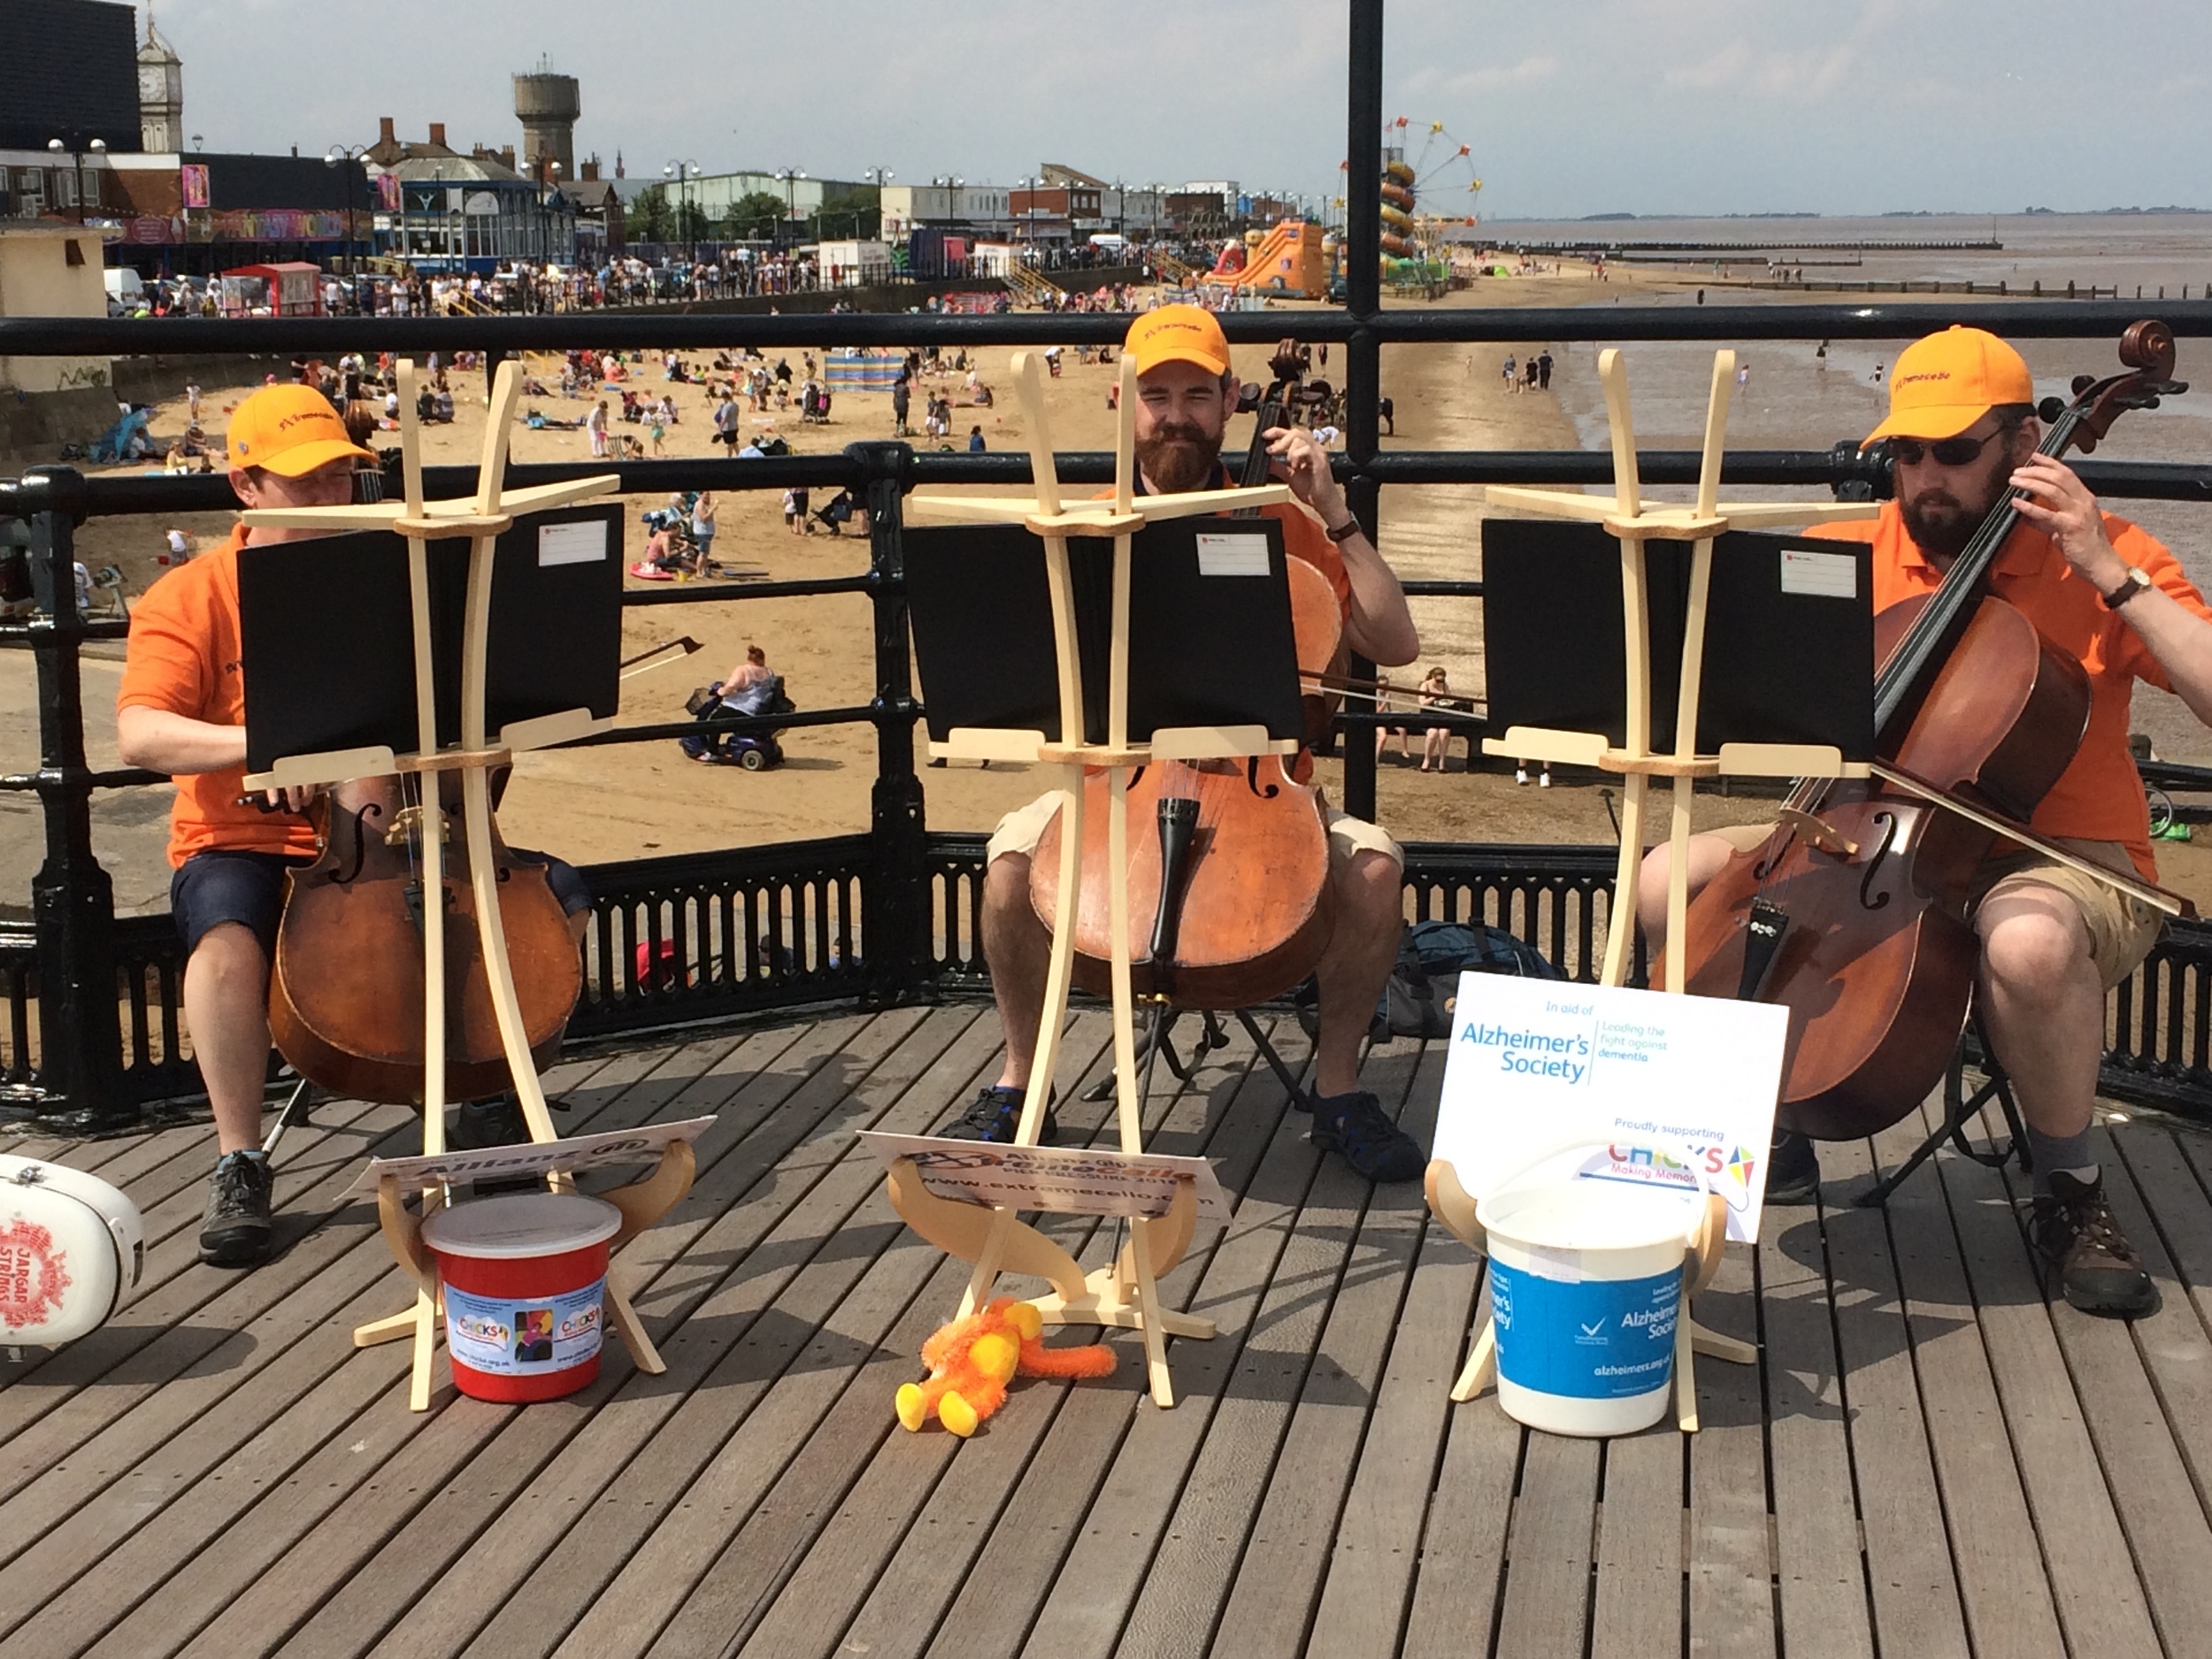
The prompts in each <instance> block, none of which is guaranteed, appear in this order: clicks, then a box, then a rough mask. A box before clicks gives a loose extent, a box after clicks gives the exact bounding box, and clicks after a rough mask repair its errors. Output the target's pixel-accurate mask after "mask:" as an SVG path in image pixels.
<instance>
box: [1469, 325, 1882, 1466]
mask: <svg viewBox="0 0 2212 1659" xmlns="http://www.w3.org/2000/svg"><path fill="white" fill-rule="evenodd" d="M1735 375H1736V354H1735V353H1734V352H1733V351H1727V350H1722V351H1716V352H1715V353H1714V354H1713V385H1712V392H1711V396H1709V399H1708V400H1707V403H1706V414H1705V447H1704V451H1703V454H1702V457H1701V461H1700V464H1699V467H1698V482H1697V499H1696V502H1695V503H1694V505H1692V506H1689V507H1676V506H1670V505H1668V504H1667V503H1663V502H1656V501H1647V500H1645V499H1644V496H1643V488H1642V483H1641V480H1640V478H1639V477H1638V473H1637V467H1636V432H1635V426H1634V423H1633V422H1632V420H1631V419H1630V415H1629V403H1628V368H1627V365H1626V364H1625V363H1624V362H1623V361H1622V358H1621V354H1620V352H1619V351H1618V350H1617V349H1608V350H1606V351H1602V352H1601V353H1599V354H1598V379H1599V381H1600V383H1601V385H1602V386H1603V388H1604V390H1605V417H1606V425H1607V426H1608V427H1609V431H1610V434H1611V438H1612V444H1613V488H1614V495H1613V499H1612V500H1610V501H1608V500H1606V499H1605V498H1604V497H1603V496H1601V495H1579V494H1575V493H1571V492H1569V491H1565V490H1551V489H1524V488H1508V487H1505V486H1501V485H1494V486H1492V487H1491V488H1490V489H1489V491H1488V496H1489V499H1490V501H1491V502H1493V503H1496V504H1499V505H1502V506H1513V507H1520V508H1524V509H1526V510H1528V511H1533V512H1536V513H1540V514H1542V515H1544V516H1546V517H1548V518H1578V519H1583V520H1586V521H1588V520H1595V521H1596V522H1598V523H1600V524H1602V525H1603V526H1605V528H1606V530H1607V531H1608V532H1609V533H1610V534H1612V535H1613V536H1614V537H1615V538H1616V539H1617V540H1618V541H1619V542H1620V544H1621V600H1622V611H1623V613H1624V625H1623V626H1624V642H1625V645H1626V648H1627V665H1628V676H1627V689H1628V710H1627V713H1628V719H1627V731H1626V736H1627V741H1626V742H1624V743H1623V744H1622V745H1620V746H1619V747H1617V748H1616V747H1615V746H1614V745H1613V744H1612V742H1611V741H1609V739H1608V738H1607V736H1606V734H1605V733H1601V732H1563V731H1554V730H1552V729H1550V728H1548V727H1544V726H1513V727H1510V728H1509V729H1508V730H1507V731H1506V733H1504V734H1503V735H1502V737H1492V738H1485V739H1484V740H1483V744H1482V748H1483V752H1484V753H1485V754H1487V755H1503V756H1509V757H1519V758H1525V759H1529V760H1541V761H1548V762H1553V763H1555V764H1562V765H1582V766H1594V767H1597V768H1598V769H1599V770H1601V771H1604V772H1618V773H1620V774H1622V775H1623V776H1624V778H1625V779H1626V780H1627V784H1626V787H1625V789H1624V792H1623V793H1624V803H1623V806H1622V810H1621V849H1620V862H1619V864H1618V866H1617V870H1616V872H1615V874H1614V879H1613V897H1612V903H1611V906H1610V908H1609V910H1608V911H1607V928H1606V941H1605V964H1604V970H1603V972H1602V973H1601V976H1600V978H1601V983H1603V984H1606V985H1611V986H1620V985H1625V984H1627V983H1628V969H1629V962H1630V958H1631V956H1632V955H1633V950H1634V940H1635V933H1636V929H1635V915H1636V886H1637V877H1638V874H1639V873H1640V867H1641V865H1642V863H1643V854H1644V815H1645V803H1646V798H1647V792H1648V789H1649V784H1650V780H1652V779H1654V778H1671V779H1672V780H1674V798H1673V813H1672V817H1671V819H1670V822H1669V825H1668V829H1667V838H1666V839H1667V943H1666V953H1665V960H1664V964H1663V973H1662V976H1661V978H1662V984H1663V988H1664V989H1666V990H1669V991H1672V992H1680V991H1681V990H1682V989H1683V987H1684V984H1685V982H1686V970H1685V961H1686V955H1685V953H1686V933H1687V931H1688V928H1687V922H1688V914H1689V841H1690V810H1691V805H1692V803H1693V802H1694V799H1695V789H1696V780H1698V779H1700V778H1713V777H1730V778H1839V777H1864V776H1866V775H1867V766H1866V764H1865V763H1863V762H1847V761H1846V760H1845V759H1844V757H1843V752H1842V751H1841V750H1840V749H1836V748H1833V747H1832V746H1830V745H1825V744H1805V743H1724V744H1722V745H1721V746H1720V749H1719V752H1718V753H1717V754H1714V755H1700V754H1699V753H1698V752H1697V719H1698V695H1699V689H1700V681H1701V677H1702V671H1703V666H1704V664H1703V657H1704V650H1705V614H1706V602H1707V597H1708V595H1709V590H1710V588H1711V585H1712V573H1713V543H1714V542H1715V541H1716V540H1717V539H1718V538H1719V537H1720V536H1722V535H1724V534H1726V533H1727V532H1729V531H1731V530H1753V529H1774V528H1779V527H1782V526H1796V525H1805V524H1832V523H1835V522H1837V521H1839V520H1842V519H1853V518H1873V517H1874V516H1875V515H1876V514H1877V513H1878V512H1879V511H1880V508H1879V506H1878V504H1876V503H1871V502H1867V503H1858V502H1833V503H1830V502H1812V503H1807V502H1735V503H1724V502H1723V501H1721V499H1720V468H1721V455H1722V449H1723V441H1724V436H1725V434H1726V432H1727V427H1728V400H1729V396H1730V392H1731V388H1732V386H1733V384H1734V381H1735ZM1647 541H1688V542H1689V543H1690V544H1691V554H1690V589H1689V604H1688V610H1687V614H1686V618H1685V623H1684V628H1683V640H1682V667H1681V678H1680V681H1679V692H1678V696H1677V699H1676V703H1675V726H1674V747H1673V748H1672V749H1671V750H1669V751H1665V752H1661V751H1657V750H1655V749H1653V748H1652V747H1651V635H1650V629H1651V617H1650V606H1649V588H1648V586H1647V580H1646V561H1645V546H1644V544H1645V543H1646V542H1647ZM1427 1189H1428V1201H1429V1209H1430V1211H1431V1213H1432V1214H1433V1215H1434V1216H1435V1217H1436V1218H1437V1219H1438V1220H1439V1221H1440V1222H1442V1223H1443V1224H1444V1225H1445V1226H1446V1228H1448V1230H1449V1231H1450V1232H1451V1233H1453V1235H1454V1236H1455V1237H1456V1238H1458V1239H1459V1240H1462V1241H1463V1242H1464V1243H1465V1244H1467V1245H1468V1246H1470V1247H1471V1248H1475V1249H1480V1248H1482V1236H1483V1235H1482V1229H1481V1227H1480V1226H1479V1225H1478V1224H1477V1222H1476V1220H1475V1204H1474V1200H1473V1199H1471V1197H1469V1195H1468V1194H1467V1193H1466V1191H1465V1189H1464V1188H1463V1187H1461V1185H1460V1182H1459V1176H1458V1172H1457V1171H1456V1170H1455V1169H1454V1168H1453V1166H1452V1165H1451V1164H1449V1163H1448V1162H1446V1161H1444V1160H1442V1159H1438V1160H1436V1161H1434V1162H1432V1163H1431V1164H1430V1165H1429V1170H1428V1179H1427ZM1718 1202H1719V1201H1717V1200H1714V1201H1711V1202H1709V1203H1708V1205H1707V1213H1706V1215H1705V1216H1704V1217H1702V1218H1701V1221H1700V1225H1699V1239H1698V1242H1697V1244H1696V1245H1695V1247H1694V1248H1693V1250H1692V1251H1691V1254H1690V1258H1689V1260H1688V1261H1687V1262H1686V1263H1685V1265H1684V1269H1683V1273H1684V1279H1683V1304H1682V1312H1681V1316H1680V1317H1679V1320H1678V1324H1677V1326H1676V1366H1675V1406H1676V1412H1677V1419H1678V1422H1679V1424H1680V1425H1681V1427H1682V1430H1683V1432H1686V1433H1694V1432H1695V1431H1696V1429H1697V1389H1696V1384H1695V1379H1694V1377H1693V1376H1692V1375H1691V1373H1690V1369H1689V1365H1690V1358H1691V1355H1692V1354H1693V1352H1695V1353H1699V1354H1710V1355H1712V1356H1714V1357H1715V1358H1717V1359H1724V1360H1727V1361H1730V1362H1731V1363H1736V1364H1749V1363H1751V1362H1752V1361H1753V1360H1754V1359H1755V1358H1756V1357H1757V1356H1758V1350H1757V1349H1756V1348H1754V1347H1752V1345H1751V1344H1749V1343H1747V1342H1740V1341H1738V1340H1735V1339H1734V1338H1732V1337H1726V1336H1723V1335H1721V1334H1720V1333H1718V1332H1715V1331H1709V1330H1706V1329H1705V1328H1704V1327H1703V1326H1701V1325H1698V1324H1697V1323H1696V1321H1695V1320H1694V1319H1692V1318H1691V1317H1690V1315H1689V1297H1690V1295H1691V1294H1693V1293H1694V1292H1695V1291H1698V1290H1701V1289H1703V1288H1704V1287H1705V1286H1706V1285H1707V1284H1708V1283H1709V1282H1710V1281H1711V1279H1712V1276H1713V1274H1714V1272H1715V1271H1717V1269H1718V1268H1719V1265H1720V1252H1721V1245H1722V1243H1723V1241H1724V1239H1725V1237H1726V1233H1725V1228H1724V1212H1723V1213H1722V1214H1716V1213H1715V1210H1716V1206H1717V1204H1718ZM1495 1361H1496V1355H1495V1350H1494V1333H1493V1332H1492V1330H1491V1329H1490V1327H1489V1326H1488V1325H1486V1326H1485V1327H1484V1329H1483V1331H1482V1333H1481V1334H1480V1335H1479V1336H1478V1337H1477V1338H1476V1340H1475V1348H1474V1352H1473V1354H1472V1355H1471V1356H1470V1357H1469V1359H1468V1362H1467V1367H1466V1370H1465V1371H1463V1373H1462V1374H1461V1377H1460V1379H1459V1381H1458V1383H1457V1384H1456V1385H1455V1386H1454V1388H1453V1390H1452V1398H1453V1399H1454V1400H1467V1399H1470V1398H1471V1397H1472V1396H1473V1395H1474V1394H1477V1393H1479V1391H1480V1390H1481V1389H1482V1387H1483V1386H1486V1383H1487V1381H1488V1379H1489V1377H1490V1375H1491V1373H1492V1371H1493V1370H1494V1365H1495Z"/></svg>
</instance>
